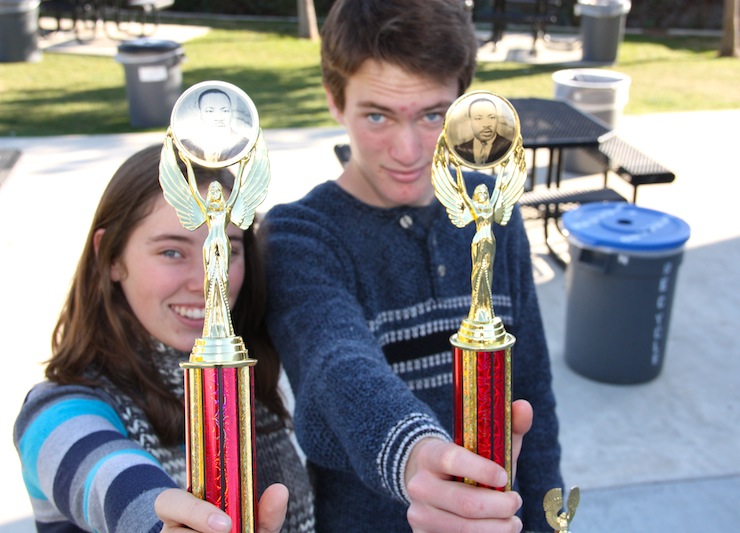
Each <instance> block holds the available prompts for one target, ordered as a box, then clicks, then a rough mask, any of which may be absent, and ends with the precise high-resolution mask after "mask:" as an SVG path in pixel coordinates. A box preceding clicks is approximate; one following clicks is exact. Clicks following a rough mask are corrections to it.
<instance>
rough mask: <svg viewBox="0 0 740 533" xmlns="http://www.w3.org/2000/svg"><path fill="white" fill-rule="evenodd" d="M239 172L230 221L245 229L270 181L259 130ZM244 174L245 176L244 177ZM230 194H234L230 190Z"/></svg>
mask: <svg viewBox="0 0 740 533" xmlns="http://www.w3.org/2000/svg"><path fill="white" fill-rule="evenodd" d="M240 174H241V183H240V186H239V193H238V195H237V197H236V201H235V203H234V207H233V208H232V210H231V221H232V222H233V223H234V224H235V225H236V226H239V227H240V228H241V229H243V230H246V229H247V228H248V227H249V226H251V225H252V222H253V221H254V213H255V211H256V210H257V206H259V205H260V204H261V203H262V202H263V201H264V199H265V196H267V185H268V184H269V183H270V160H269V158H268V156H267V145H266V143H265V140H264V138H263V137H262V131H261V130H260V133H259V136H258V137H257V141H256V142H255V146H254V153H253V154H252V157H251V158H250V160H249V163H248V164H247V166H246V168H245V169H243V171H242V172H240ZM244 174H246V177H244ZM232 194H234V193H233V192H232Z"/></svg>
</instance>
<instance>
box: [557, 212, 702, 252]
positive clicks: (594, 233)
mask: <svg viewBox="0 0 740 533" xmlns="http://www.w3.org/2000/svg"><path fill="white" fill-rule="evenodd" d="M562 222H563V227H564V228H565V229H566V230H567V231H568V238H569V239H571V238H574V239H576V240H577V241H578V242H579V243H582V244H584V245H586V246H593V247H596V248H608V249H613V250H618V251H626V252H664V251H667V250H671V249H674V248H679V247H681V246H683V244H684V243H685V242H686V241H687V240H688V238H689V235H690V233H691V229H690V228H689V225H688V224H687V223H686V222H684V221H683V220H682V219H680V218H678V217H675V216H673V215H669V214H667V213H663V212H661V211H655V210H653V209H646V208H644V207H638V206H636V205H634V204H628V203H625V202H603V203H593V204H585V205H582V206H580V207H578V208H576V209H574V210H573V211H568V212H567V213H564V214H563V216H562Z"/></svg>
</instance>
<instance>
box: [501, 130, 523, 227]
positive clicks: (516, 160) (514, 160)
mask: <svg viewBox="0 0 740 533" xmlns="http://www.w3.org/2000/svg"><path fill="white" fill-rule="evenodd" d="M516 143H517V144H516V147H515V149H514V150H513V152H512V155H511V157H509V158H508V159H507V161H506V163H505V164H504V167H503V169H502V170H501V172H500V174H499V176H498V179H497V180H496V187H495V192H494V193H493V202H494V206H493V219H494V220H495V221H496V223H497V224H500V225H502V226H505V225H506V224H507V223H508V222H509V219H510V218H511V212H512V211H513V210H514V204H516V202H517V201H518V200H519V197H521V195H522V193H523V192H524V183H525V182H526V181H527V163H526V161H525V158H524V148H523V147H522V140H521V138H519V139H517V141H516Z"/></svg>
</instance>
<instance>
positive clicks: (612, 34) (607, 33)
mask: <svg viewBox="0 0 740 533" xmlns="http://www.w3.org/2000/svg"><path fill="white" fill-rule="evenodd" d="M631 7H632V5H631V3H630V0H578V2H577V3H576V5H575V6H574V8H573V13H574V14H575V15H576V16H580V17H581V41H582V45H583V60H584V61H589V62H594V63H605V64H609V65H612V64H614V62H615V61H616V60H617V51H618V50H619V44H620V43H621V42H622V39H623V38H624V25H625V21H626V19H627V13H629V11H630V8H631Z"/></svg>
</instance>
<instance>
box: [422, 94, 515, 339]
mask: <svg viewBox="0 0 740 533" xmlns="http://www.w3.org/2000/svg"><path fill="white" fill-rule="evenodd" d="M463 166H466V167H470V168H473V169H477V170H491V171H493V172H494V173H495V172H496V170H498V172H497V173H496V175H495V182H494V183H492V185H493V190H492V191H489V188H488V186H487V185H486V184H485V183H480V184H479V185H477V186H476V188H475V190H474V191H473V194H472V196H471V195H470V194H469V192H468V189H467V186H466V183H465V177H464V175H463V172H462V167H463ZM451 170H452V171H453V172H454V173H455V177H454V178H453V176H452V174H451ZM526 179H527V167H526V162H525V156H524V147H523V145H522V137H521V133H520V125H519V117H518V115H517V113H516V111H515V110H514V107H513V106H512V105H511V103H510V102H509V101H508V100H506V99H505V98H503V97H501V96H498V95H496V94H494V93H491V92H487V91H474V92H472V93H467V94H464V95H463V96H461V97H460V98H458V99H457V100H456V101H455V102H454V103H453V104H452V106H450V109H449V110H448V112H447V115H446V117H445V125H444V127H443V129H442V133H441V134H440V136H439V140H438V141H437V147H436V150H435V153H434V159H433V163H432V184H433V185H434V192H435V194H436V196H437V198H438V199H439V201H440V202H441V203H442V205H444V206H445V208H446V209H447V215H448V216H449V218H450V220H451V221H452V223H453V224H454V225H455V226H457V227H460V228H462V227H464V226H466V225H467V224H469V223H470V222H471V221H475V225H476V233H475V236H474V237H473V242H472V246H471V253H472V262H473V269H472V276H471V285H472V292H471V296H472V301H471V308H470V313H469V315H468V318H467V321H466V322H467V323H466V324H464V326H465V328H464V329H465V331H470V338H469V339H467V340H468V341H476V342H478V341H480V342H489V341H492V340H495V339H491V338H490V337H491V336H494V337H498V336H501V335H503V334H504V333H505V332H503V328H502V327H501V326H499V325H496V326H495V332H494V330H493V329H491V327H489V326H490V325H491V324H493V323H494V321H496V317H495V314H494V311H493V306H492V301H491V289H492V281H493V263H494V259H495V255H496V241H495V237H494V235H493V229H492V226H493V224H499V225H502V226H503V225H505V224H507V223H508V222H509V219H510V218H511V213H512V211H513V209H514V204H516V202H517V201H518V200H519V197H520V196H521V195H522V193H523V192H524V184H525V182H526ZM499 322H500V321H499ZM468 326H470V327H469V328H468ZM463 336H465V335H463ZM463 340H466V339H463Z"/></svg>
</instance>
